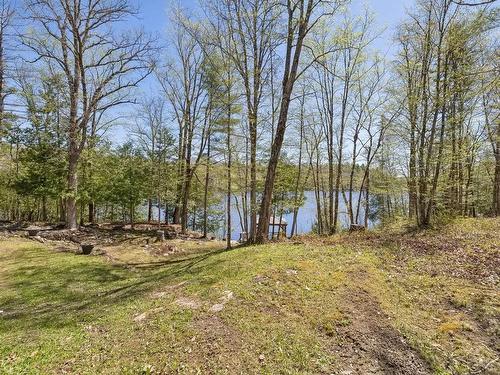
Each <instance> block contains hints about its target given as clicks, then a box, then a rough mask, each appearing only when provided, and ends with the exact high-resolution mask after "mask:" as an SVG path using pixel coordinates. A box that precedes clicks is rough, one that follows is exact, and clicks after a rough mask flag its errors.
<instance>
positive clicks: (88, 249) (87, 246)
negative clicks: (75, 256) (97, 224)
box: [81, 244, 94, 255]
mask: <svg viewBox="0 0 500 375" xmlns="http://www.w3.org/2000/svg"><path fill="white" fill-rule="evenodd" d="M81 248H82V252H83V254H85V255H89V254H90V253H91V252H92V249H94V245H91V244H82V245H81Z"/></svg>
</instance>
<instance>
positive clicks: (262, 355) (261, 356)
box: [259, 354, 266, 362]
mask: <svg viewBox="0 0 500 375" xmlns="http://www.w3.org/2000/svg"><path fill="white" fill-rule="evenodd" d="M264 359H266V356H265V355H264V354H261V355H259V361H261V362H263V361H264Z"/></svg>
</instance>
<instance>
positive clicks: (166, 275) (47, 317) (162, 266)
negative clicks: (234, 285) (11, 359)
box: [0, 249, 228, 331]
mask: <svg viewBox="0 0 500 375" xmlns="http://www.w3.org/2000/svg"><path fill="white" fill-rule="evenodd" d="M227 251H228V250H224V249H222V250H215V251H210V252H205V253H202V254H198V255H194V256H190V257H186V258H180V259H171V260H165V261H159V262H149V263H127V264H124V265H116V264H106V263H104V262H102V260H101V259H100V257H83V256H74V255H69V254H65V256H67V257H69V258H67V261H66V260H65V259H64V258H61V259H58V260H54V259H55V258H51V257H58V256H60V255H59V254H58V253H53V252H51V251H50V250H40V249H36V250H26V251H22V252H21V253H19V252H17V254H18V255H19V254H22V255H21V257H22V258H21V259H16V260H15V267H14V269H13V270H12V271H10V272H7V274H6V277H7V279H8V280H9V283H8V284H9V285H10V286H11V290H12V289H13V290H14V292H15V293H16V296H15V297H14V298H10V299H6V298H5V297H3V296H2V293H1V292H0V304H1V306H0V308H1V309H2V310H4V313H3V314H2V315H1V316H0V330H5V329H6V330H7V331H8V330H16V329H19V330H26V329H40V328H62V327H66V326H72V325H73V326H74V325H77V324H78V323H82V322H91V321H93V320H94V319H96V318H98V317H102V316H104V315H105V314H107V313H109V311H110V310H112V309H113V307H116V306H119V305H121V304H126V303H127V302H131V301H133V300H137V299H140V298H141V297H143V296H144V295H145V294H147V293H149V292H151V291H152V290H155V289H157V288H159V287H162V286H165V285H168V284H170V283H174V282H175V281H176V280H183V279H185V278H187V277H192V278H195V277H196V275H197V274H199V273H200V272H202V271H203V270H204V269H205V268H206V267H207V265H210V267H214V266H216V265H217V264H220V263H222V262H223V261H222V260H220V259H219V260H212V261H210V262H208V260H209V259H210V258H212V257H214V256H217V255H219V254H222V253H225V252H227ZM37 253H38V254H37ZM11 264H14V263H11ZM21 264H23V265H22V266H19V265H21Z"/></svg>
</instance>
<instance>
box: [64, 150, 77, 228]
mask: <svg viewBox="0 0 500 375" xmlns="http://www.w3.org/2000/svg"><path fill="white" fill-rule="evenodd" d="M74 143H75V142H74V141H70V149H69V162H68V180H67V182H68V185H67V189H68V190H67V191H68V194H67V196H66V227H67V228H68V229H71V230H75V229H77V228H78V223H77V216H76V197H77V193H78V191H77V189H78V177H77V168H78V158H79V154H78V151H77V150H76V148H77V146H76V144H74Z"/></svg>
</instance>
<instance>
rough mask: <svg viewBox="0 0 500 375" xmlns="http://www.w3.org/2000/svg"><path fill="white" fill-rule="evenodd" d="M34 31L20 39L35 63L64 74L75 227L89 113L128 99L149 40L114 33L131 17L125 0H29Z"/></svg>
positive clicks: (146, 58) (145, 64)
mask: <svg viewBox="0 0 500 375" xmlns="http://www.w3.org/2000/svg"><path fill="white" fill-rule="evenodd" d="M26 13H27V17H28V18H29V19H30V20H31V22H32V24H31V25H32V27H33V28H32V29H29V30H27V31H26V32H25V33H24V34H23V35H22V43H23V45H24V46H25V47H27V48H28V49H29V50H30V51H31V52H32V53H33V54H34V55H35V59H34V61H33V62H37V61H43V60H45V61H49V62H50V63H52V64H53V65H54V66H55V67H57V69H59V70H60V71H61V72H63V73H64V75H65V78H66V83H67V87H66V90H67V93H68V97H69V113H68V114H67V118H68V126H67V129H66V136H67V141H68V142H67V143H68V174H67V193H66V226H67V227H68V228H70V229H75V228H76V227H77V219H76V218H77V212H76V210H77V209H76V201H77V196H78V176H77V168H78V164H79V160H80V155H81V153H82V151H83V149H84V147H85V144H86V141H87V133H88V130H89V123H90V121H91V118H92V115H93V113H95V112H99V111H102V110H105V109H107V108H110V107H114V106H117V105H119V104H123V103H128V102H130V99H129V96H128V94H129V91H130V89H131V88H133V87H135V86H137V84H138V83H139V82H141V81H142V80H143V79H144V78H145V77H146V76H147V75H148V74H149V73H150V72H151V68H152V64H151V60H150V57H151V52H152V51H153V49H154V46H153V42H152V40H151V39H149V38H147V37H146V35H145V34H144V33H142V32H137V33H133V32H129V33H128V34H127V35H121V36H119V35H117V34H116V33H114V32H113V25H115V24H117V23H118V22H120V21H122V20H124V19H126V18H127V17H129V16H133V15H134V10H133V9H132V8H131V6H130V5H129V3H128V1H127V0H89V1H86V2H81V1H79V0H29V1H27V3H26Z"/></svg>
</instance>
